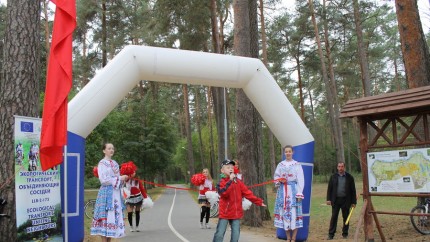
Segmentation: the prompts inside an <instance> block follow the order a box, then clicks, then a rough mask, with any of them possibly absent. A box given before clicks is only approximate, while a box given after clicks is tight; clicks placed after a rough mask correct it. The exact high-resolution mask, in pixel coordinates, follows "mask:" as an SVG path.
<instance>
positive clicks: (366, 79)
mask: <svg viewBox="0 0 430 242" xmlns="http://www.w3.org/2000/svg"><path fill="white" fill-rule="evenodd" d="M353 3H354V22H355V32H356V34H357V45H358V56H359V59H360V69H361V83H362V84H363V91H364V96H365V97H368V96H370V95H371V94H370V74H369V62H368V61H367V51H366V49H365V48H364V46H365V44H364V43H363V30H362V28H361V17H360V8H359V5H358V0H353Z"/></svg>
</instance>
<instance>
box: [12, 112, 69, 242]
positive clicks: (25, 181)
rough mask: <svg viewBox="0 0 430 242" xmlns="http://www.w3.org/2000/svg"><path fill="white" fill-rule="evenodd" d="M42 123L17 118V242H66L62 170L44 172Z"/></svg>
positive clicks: (25, 118) (35, 120) (55, 169)
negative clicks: (62, 214)
mask: <svg viewBox="0 0 430 242" xmlns="http://www.w3.org/2000/svg"><path fill="white" fill-rule="evenodd" d="M41 126H42V120H41V119H39V118H30V117H20V116H15V146H14V147H15V194H16V226H17V233H18V234H17V238H18V241H34V240H37V241H45V240H49V241H63V237H62V227H61V193H60V170H59V169H60V168H59V166H58V168H57V167H54V168H53V169H49V170H47V171H42V168H41V166H40V157H39V145H40V132H41Z"/></svg>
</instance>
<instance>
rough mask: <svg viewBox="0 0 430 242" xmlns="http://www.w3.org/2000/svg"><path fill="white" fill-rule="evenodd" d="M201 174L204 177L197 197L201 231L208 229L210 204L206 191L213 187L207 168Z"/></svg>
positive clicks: (211, 189)
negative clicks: (199, 206)
mask: <svg viewBox="0 0 430 242" xmlns="http://www.w3.org/2000/svg"><path fill="white" fill-rule="evenodd" d="M202 174H203V175H204V176H205V181H204V183H203V184H201V185H200V186H199V197H198V202H199V204H200V205H201V208H200V228H201V229H210V228H211V227H210V226H209V218H210V211H211V204H210V203H209V201H208V199H207V198H206V192H207V191H213V190H214V185H213V180H212V177H211V175H210V174H209V170H208V169H207V168H205V169H203V171H202ZM205 217H206V220H205V224H203V218H205Z"/></svg>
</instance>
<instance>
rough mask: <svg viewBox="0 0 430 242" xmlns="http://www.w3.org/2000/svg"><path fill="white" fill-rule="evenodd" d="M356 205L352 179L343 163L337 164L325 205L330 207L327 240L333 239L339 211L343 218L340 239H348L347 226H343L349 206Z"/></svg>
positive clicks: (329, 184)
mask: <svg viewBox="0 0 430 242" xmlns="http://www.w3.org/2000/svg"><path fill="white" fill-rule="evenodd" d="M356 204H357V194H356V191H355V182H354V177H352V175H351V174H349V173H347V172H345V163H344V162H339V163H338V164H337V173H335V174H333V175H332V176H331V177H330V181H329V183H328V188H327V205H331V219H330V228H329V230H328V239H329V240H331V239H333V237H334V234H335V233H336V227H337V218H338V216H339V210H341V209H342V217H343V227H342V237H343V238H348V229H349V224H348V225H345V222H346V219H347V218H348V214H349V210H350V208H351V206H352V207H354V208H355V205H356Z"/></svg>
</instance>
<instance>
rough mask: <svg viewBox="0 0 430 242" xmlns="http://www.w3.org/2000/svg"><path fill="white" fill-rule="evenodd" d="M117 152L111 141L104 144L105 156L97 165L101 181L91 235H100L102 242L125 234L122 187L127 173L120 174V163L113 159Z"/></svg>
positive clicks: (107, 241)
mask: <svg viewBox="0 0 430 242" xmlns="http://www.w3.org/2000/svg"><path fill="white" fill-rule="evenodd" d="M114 152H115V149H114V146H113V145H112V144H111V143H106V144H104V145H103V153H104V154H105V157H104V158H103V159H102V160H100V162H99V164H98V166H97V173H98V177H99V180H100V183H101V187H100V190H99V193H98V195H97V200H96V204H95V207H94V218H93V221H92V223H91V235H100V236H101V238H102V242H109V241H111V238H121V237H123V236H124V235H125V232H124V228H125V224H124V215H123V213H122V211H123V209H124V208H125V205H124V199H123V197H122V196H121V188H122V186H123V185H124V182H125V180H127V179H128V176H127V175H122V176H121V175H120V171H119V165H118V163H117V162H116V161H114V160H112V156H113V154H114Z"/></svg>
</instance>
